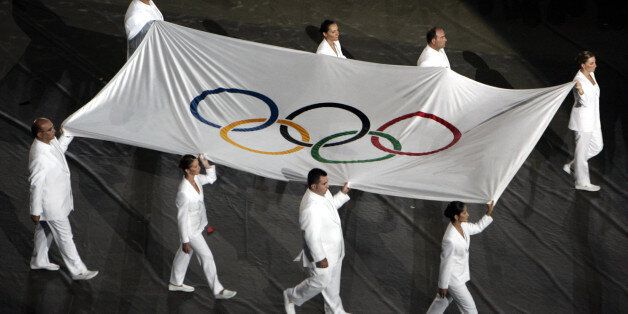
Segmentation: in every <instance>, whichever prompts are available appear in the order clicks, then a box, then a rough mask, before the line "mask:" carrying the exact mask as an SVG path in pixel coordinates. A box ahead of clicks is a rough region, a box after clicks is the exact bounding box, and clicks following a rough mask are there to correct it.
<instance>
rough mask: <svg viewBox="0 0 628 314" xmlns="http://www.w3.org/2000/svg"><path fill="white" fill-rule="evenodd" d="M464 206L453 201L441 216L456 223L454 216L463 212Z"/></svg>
mask: <svg viewBox="0 0 628 314" xmlns="http://www.w3.org/2000/svg"><path fill="white" fill-rule="evenodd" d="M465 206H467V205H466V204H465V203H463V202H460V201H453V202H451V203H449V204H448V205H447V208H445V212H443V215H445V217H447V218H449V220H451V221H452V222H454V221H456V218H455V217H454V216H456V215H460V213H462V212H463V211H464V207H465Z"/></svg>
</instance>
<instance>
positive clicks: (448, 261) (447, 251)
mask: <svg viewBox="0 0 628 314" xmlns="http://www.w3.org/2000/svg"><path fill="white" fill-rule="evenodd" d="M453 255H454V243H453V242H452V241H451V240H449V239H443V243H442V251H441V253H440V271H439V274H438V287H439V288H441V289H447V288H448V287H449V279H450V278H451V271H452V267H453V265H452V263H453Z"/></svg>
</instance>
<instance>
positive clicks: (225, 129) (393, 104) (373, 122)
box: [63, 21, 573, 203]
mask: <svg viewBox="0 0 628 314" xmlns="http://www.w3.org/2000/svg"><path fill="white" fill-rule="evenodd" d="M572 86H573V83H567V84H564V85H560V86H555V87H549V88H542V89H530V90H506V89H500V88H495V87H491V86H487V85H483V84H481V83H478V82H475V81H473V80H471V79H468V78H466V77H464V76H461V75H459V74H457V73H456V72H453V71H452V70H450V69H445V68H419V67H415V66H395V65H384V64H375V63H369V62H362V61H356V60H346V59H339V58H335V57H330V56H325V55H316V54H313V53H309V52H303V51H296V50H291V49H285V48H280V47H274V46H269V45H264V44H259V43H254V42H249V41H244V40H238V39H234V38H228V37H223V36H219V35H214V34H210V33H205V32H201V31H198V30H193V29H189V28H186V27H182V26H178V25H175V24H171V23H168V22H161V21H157V22H155V23H154V25H153V27H152V28H151V30H150V31H149V32H148V34H147V36H146V38H145V39H144V41H143V43H142V44H141V45H140V47H138V49H137V51H136V52H135V53H134V55H133V56H132V57H131V58H130V59H129V61H128V62H127V63H126V64H125V65H124V66H123V67H122V69H121V70H120V72H119V73H118V74H117V75H116V76H115V77H114V78H113V79H112V80H111V81H110V82H109V83H108V84H107V86H105V88H103V90H102V91H100V93H99V94H98V95H97V96H96V97H94V99H93V100H92V101H90V102H89V103H88V104H87V105H85V106H84V107H83V108H81V109H80V110H78V111H77V112H75V113H74V114H73V115H71V116H70V117H69V118H68V119H67V120H66V121H65V122H64V126H63V127H64V128H65V130H67V131H69V132H70V133H72V134H73V135H75V136H83V137H89V138H96V139H102V140H107V141H115V142H120V143H125V144H130V145H135V146H140V147H145V148H150V149H155V150H159V151H164V152H169V153H176V154H185V153H191V154H196V153H199V152H204V153H206V154H207V156H208V157H209V158H210V159H211V160H213V161H214V162H216V163H218V164H222V165H225V166H228V167H232V168H236V169H240V170H243V171H247V172H250V173H254V174H256V175H260V176H264V177H268V178H273V179H279V180H301V181H305V177H306V176H307V173H308V171H309V170H310V169H311V168H314V167H318V168H322V169H324V170H326V171H327V172H328V174H329V179H330V184H334V185H340V184H342V183H343V182H345V181H349V182H350V184H351V187H352V188H356V189H360V190H363V191H368V192H373V193H380V194H387V195H395V196H403V197H411V198H421V199H429V200H442V201H450V200H461V201H465V202H473V203H482V202H487V201H490V200H492V199H495V200H497V198H499V196H500V195H501V194H502V192H503V191H504V189H505V188H506V186H507V185H508V183H509V182H510V180H511V179H512V178H513V177H514V175H515V173H516V172H517V170H518V169H519V168H520V167H521V165H522V164H523V162H524V161H525V159H526V158H527V156H528V155H529V154H530V152H531V151H532V149H533V148H534V145H535V144H536V143H537V141H538V140H539V138H540V137H541V135H542V134H543V132H544V130H545V129H546V127H547V125H548V124H549V122H550V120H551V119H552V117H553V116H554V114H555V113H556V111H557V110H558V108H559V106H560V104H561V103H562V101H563V100H564V98H565V97H566V95H567V94H568V93H569V91H570V90H571V88H572ZM174 166H175V165H173V167H174Z"/></svg>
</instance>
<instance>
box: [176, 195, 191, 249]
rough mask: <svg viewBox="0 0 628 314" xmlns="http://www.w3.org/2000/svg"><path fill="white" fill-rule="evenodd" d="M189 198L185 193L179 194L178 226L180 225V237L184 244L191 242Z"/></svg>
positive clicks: (177, 202) (177, 201)
mask: <svg viewBox="0 0 628 314" xmlns="http://www.w3.org/2000/svg"><path fill="white" fill-rule="evenodd" d="M189 203H190V202H189V201H188V198H187V197H186V196H185V193H183V192H179V193H177V200H176V204H177V224H178V225H179V235H180V236H181V241H182V242H183V243H187V242H190V223H189V221H190V220H189V217H188V206H189Z"/></svg>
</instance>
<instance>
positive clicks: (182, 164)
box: [179, 154, 196, 173]
mask: <svg viewBox="0 0 628 314" xmlns="http://www.w3.org/2000/svg"><path fill="white" fill-rule="evenodd" d="M195 160H196V156H194V155H189V154H188V155H183V157H181V160H179V168H181V170H183V173H185V170H187V169H190V166H192V162H193V161H195Z"/></svg>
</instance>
